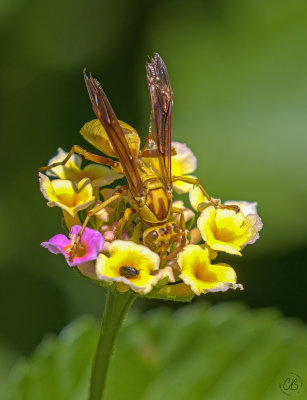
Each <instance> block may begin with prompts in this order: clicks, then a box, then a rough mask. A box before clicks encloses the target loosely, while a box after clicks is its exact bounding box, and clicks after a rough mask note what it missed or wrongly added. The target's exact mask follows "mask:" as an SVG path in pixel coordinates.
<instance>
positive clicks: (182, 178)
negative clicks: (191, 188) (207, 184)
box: [172, 176, 240, 213]
mask: <svg viewBox="0 0 307 400" xmlns="http://www.w3.org/2000/svg"><path fill="white" fill-rule="evenodd" d="M172 181H173V182H176V181H181V182H185V183H190V184H191V185H196V186H198V187H199V189H200V190H201V191H202V193H203V195H204V196H205V197H206V198H207V199H208V201H210V202H211V203H212V204H213V205H214V206H215V207H218V208H225V209H230V210H234V211H235V212H236V213H238V212H239V211H240V207H238V206H236V205H229V206H226V205H223V204H220V202H218V201H216V200H215V199H214V198H213V197H211V196H210V195H209V194H208V193H207V192H206V191H205V189H204V188H203V187H202V185H201V184H200V182H199V179H198V178H190V177H187V176H173V177H172Z"/></svg>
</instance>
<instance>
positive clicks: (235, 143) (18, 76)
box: [0, 0, 307, 379]
mask: <svg viewBox="0 0 307 400" xmlns="http://www.w3.org/2000/svg"><path fill="white" fill-rule="evenodd" d="M306 18H307V3H306V1H304V0H294V1H291V2H289V1H287V0H278V1H277V0H270V1H264V0H260V1H252V0H249V1H244V0H235V1H232V2H229V1H226V0H218V1H214V0H206V1H196V0H191V1H189V2H185V1H178V0H177V1H175V0H174V1H166V2H165V1H161V0H160V1H147V2H144V1H141V0H137V1H129V2H128V1H124V0H118V1H115V2H104V1H98V0H88V1H87V2H83V1H80V0H76V1H67V0H62V1H59V0H53V1H51V0H46V1H44V2H41V1H39V0H0V35H1V36H0V37H1V60H0V63H1V77H0V81H1V84H0V96H1V119H0V126H1V135H2V138H3V140H2V147H1V163H2V171H3V172H2V183H3V186H2V189H1V196H0V202H1V203H0V204H1V241H0V246H1V263H0V264H1V265H0V304H1V307H0V321H1V328H0V352H1V361H0V378H1V377H2V378H3V379H5V377H6V376H7V372H8V371H9V369H10V367H11V365H12V364H13V363H14V362H15V360H16V359H17V358H18V357H19V356H20V355H29V354H30V353H31V351H32V350H33V349H34V347H35V346H36V345H37V344H38V343H39V342H40V341H41V339H42V337H43V336H44V335H45V334H46V333H47V332H58V331H59V330H60V329H62V328H63V327H64V326H65V325H66V324H67V323H68V322H70V321H71V320H72V319H73V318H75V317H76V316H79V315H80V314H83V313H91V314H94V315H95V316H100V315H101V313H102V310H103V304H104V292H103V290H102V289H100V288H99V287H96V286H94V285H92V284H90V283H89V282H86V281H85V280H82V279H81V278H79V277H77V276H76V275H75V274H74V273H73V271H71V270H70V269H69V268H68V267H67V265H66V264H65V262H64V259H63V258H62V257H55V256H54V255H52V254H50V253H49V252H47V251H46V250H45V249H42V248H41V247H40V245H39V244H40V243H41V242H42V241H45V240H47V239H49V238H50V237H51V236H53V235H55V234H56V233H59V232H60V230H61V227H60V211H59V210H58V209H55V208H53V209H50V208H48V207H47V206H46V201H45V200H44V198H43V197H42V195H41V194H40V191H39V186H38V180H37V172H38V168H39V167H40V166H43V165H46V163H47V161H48V159H49V158H51V157H52V156H53V155H55V153H56V150H57V148H58V147H62V148H64V149H65V150H66V151H68V150H69V149H70V148H71V147H72V145H73V144H79V145H81V146H83V147H86V148H87V149H89V150H93V149H91V147H90V145H88V144H87V143H86V142H85V141H84V140H83V139H82V138H81V136H80V135H79V130H80V128H81V126H82V125H83V124H84V123H85V122H86V121H88V120H90V119H92V118H93V113H92V110H91V106H90V102H89V99H88V95H87V93H86V89H85V85H84V82H83V77H82V70H83V68H84V67H86V68H87V70H88V71H92V73H93V74H94V75H95V76H96V77H97V78H98V79H99V80H100V81H101V83H102V85H103V88H104V89H105V91H106V93H107V95H108V97H109V99H110V101H111V103H112V105H113V107H114V109H115V111H116V113H117V116H118V118H120V119H121V120H124V121H126V122H128V123H129V124H131V125H132V126H134V127H135V128H136V129H137V130H138V132H139V133H140V135H143V136H144V135H146V133H147V130H148V122H149V115H150V109H149V100H148V93H147V86H146V79H145V68H144V64H145V62H146V61H147V57H148V56H150V55H152V54H153V52H159V53H160V54H161V56H162V57H163V58H164V60H165V62H166V64H167V66H168V70H169V73H170V77H171V82H172V87H173V90H174V93H175V97H174V112H173V140H176V141H181V142H184V143H187V144H188V146H189V147H190V148H191V149H192V150H193V152H194V153H195V154H196V156H197V157H198V169H197V175H198V177H199V178H200V180H201V182H202V183H203V185H204V187H205V188H206V189H207V190H208V192H209V193H210V194H211V195H213V196H214V197H220V198H222V199H223V200H227V199H233V200H241V199H242V200H243V199H245V200H249V201H258V203H259V213H260V215H261V217H262V218H263V222H264V229H263V231H262V232H261V240H259V242H257V243H256V245H254V246H252V247H250V248H249V247H247V248H246V249H245V250H244V251H243V257H242V258H237V257H231V258H228V257H224V261H226V262H229V263H230V264H231V265H232V266H233V267H234V268H235V269H236V271H237V274H238V281H239V282H240V283H242V284H243V285H244V286H245V291H244V292H227V293H222V294H210V295H209V294H207V295H206V296H204V298H202V299H197V300H196V301H199V302H202V301H205V302H207V301H209V302H211V303H216V302H221V301H228V300H229V301H233V300H240V301H242V302H245V303H246V304H247V305H249V306H251V307H266V306H269V307H271V306H274V307H277V308H279V309H280V310H281V311H282V313H283V314H284V315H286V316H289V317H299V318H301V319H304V320H307V307H306V300H307V294H306V279H307V272H306V271H307V244H306V238H307V208H306V202H307V184H306V172H307V156H306V152H307V135H306V126H307V112H306V98H307V96H306V95H307V73H306V71H307V52H306V42H307V24H306ZM161 305H162V303H161V302H159V301H152V302H150V301H138V302H137V304H136V305H135V308H137V309H139V310H140V312H144V311H146V310H147V309H149V308H155V307H160V306H161ZM167 306H168V307H173V308H175V307H180V306H181V305H177V304H176V305H172V304H168V305H167Z"/></svg>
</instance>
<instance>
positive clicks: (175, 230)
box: [172, 224, 179, 233]
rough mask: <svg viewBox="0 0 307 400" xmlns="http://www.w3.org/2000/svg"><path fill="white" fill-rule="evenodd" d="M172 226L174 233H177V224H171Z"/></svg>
mask: <svg viewBox="0 0 307 400" xmlns="http://www.w3.org/2000/svg"><path fill="white" fill-rule="evenodd" d="M172 227H173V231H174V233H178V232H179V228H178V225H177V224H173V225H172Z"/></svg>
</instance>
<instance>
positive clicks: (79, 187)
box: [39, 173, 95, 217]
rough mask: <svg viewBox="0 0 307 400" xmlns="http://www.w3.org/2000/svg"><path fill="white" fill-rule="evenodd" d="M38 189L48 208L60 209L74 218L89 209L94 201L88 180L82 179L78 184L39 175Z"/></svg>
mask: <svg viewBox="0 0 307 400" xmlns="http://www.w3.org/2000/svg"><path fill="white" fill-rule="evenodd" d="M39 179H40V188H41V192H42V193H43V195H44V197H45V198H46V199H47V200H48V203H47V205H48V206H49V207H60V208H61V209H62V210H64V211H66V212H67V213H69V214H70V215H71V216H72V217H75V215H76V214H77V212H79V211H80V210H83V209H85V208H87V207H89V205H90V204H92V203H93V202H94V201H95V197H94V196H93V188H92V185H91V182H90V180H89V179H82V180H81V181H80V182H79V183H78V184H76V183H75V182H74V181H70V180H67V179H54V180H53V181H50V179H49V178H48V177H47V176H46V175H43V174H41V173H40V174H39Z"/></svg>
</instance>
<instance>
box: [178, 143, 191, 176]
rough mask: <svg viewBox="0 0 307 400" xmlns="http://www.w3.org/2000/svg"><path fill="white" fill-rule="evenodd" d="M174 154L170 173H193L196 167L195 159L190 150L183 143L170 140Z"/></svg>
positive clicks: (179, 174)
mask: <svg viewBox="0 0 307 400" xmlns="http://www.w3.org/2000/svg"><path fill="white" fill-rule="evenodd" d="M172 146H173V147H174V148H175V150H176V153H177V154H176V155H175V156H173V157H172V174H173V175H175V176H182V175H186V174H191V173H193V172H194V171H195V170H196V168H197V159H196V157H195V155H194V154H193V153H192V150H191V149H189V147H188V146H187V145H186V144H184V143H179V142H172Z"/></svg>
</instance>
